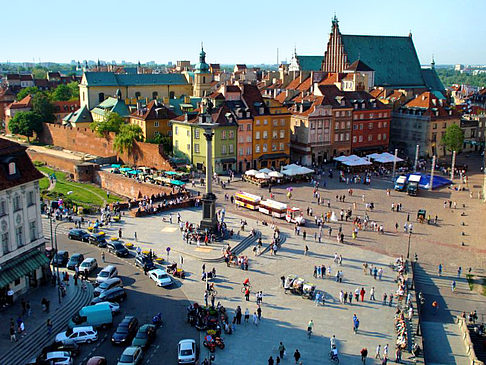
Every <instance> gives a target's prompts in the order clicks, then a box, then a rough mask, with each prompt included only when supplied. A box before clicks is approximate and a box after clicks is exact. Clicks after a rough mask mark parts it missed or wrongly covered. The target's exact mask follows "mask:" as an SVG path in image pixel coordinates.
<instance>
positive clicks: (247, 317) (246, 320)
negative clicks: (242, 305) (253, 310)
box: [245, 308, 250, 323]
mask: <svg viewBox="0 0 486 365" xmlns="http://www.w3.org/2000/svg"><path fill="white" fill-rule="evenodd" d="M249 320H250V311H249V310H248V308H246V309H245V323H248V321H249Z"/></svg>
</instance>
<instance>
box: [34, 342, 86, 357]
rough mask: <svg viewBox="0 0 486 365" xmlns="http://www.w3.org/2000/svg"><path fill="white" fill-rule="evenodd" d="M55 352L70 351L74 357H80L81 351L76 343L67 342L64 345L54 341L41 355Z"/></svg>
mask: <svg viewBox="0 0 486 365" xmlns="http://www.w3.org/2000/svg"><path fill="white" fill-rule="evenodd" d="M54 351H68V352H70V353H71V355H72V356H78V355H79V353H80V351H81V350H80V349H79V345H78V344H77V343H76V342H74V341H65V342H64V343H62V342H56V341H54V342H53V343H51V344H50V345H49V346H46V347H44V348H43V349H42V354H41V355H45V354H47V353H48V352H54Z"/></svg>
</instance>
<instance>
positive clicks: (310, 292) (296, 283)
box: [284, 274, 316, 299]
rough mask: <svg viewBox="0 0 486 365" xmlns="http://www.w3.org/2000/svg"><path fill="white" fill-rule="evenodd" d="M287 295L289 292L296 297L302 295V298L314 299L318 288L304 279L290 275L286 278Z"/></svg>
mask: <svg viewBox="0 0 486 365" xmlns="http://www.w3.org/2000/svg"><path fill="white" fill-rule="evenodd" d="M284 289H285V293H287V292H289V291H290V293H292V294H295V295H301V296H302V298H308V299H313V298H314V294H315V291H316V286H315V285H314V284H312V283H310V282H308V281H305V280H304V279H303V278H301V277H299V276H297V275H294V274H290V275H287V277H286V278H285V284H284Z"/></svg>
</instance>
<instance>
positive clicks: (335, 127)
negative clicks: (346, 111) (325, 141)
mask: <svg viewBox="0 0 486 365" xmlns="http://www.w3.org/2000/svg"><path fill="white" fill-rule="evenodd" d="M338 129H339V122H336V123H335V124H334V130H338Z"/></svg>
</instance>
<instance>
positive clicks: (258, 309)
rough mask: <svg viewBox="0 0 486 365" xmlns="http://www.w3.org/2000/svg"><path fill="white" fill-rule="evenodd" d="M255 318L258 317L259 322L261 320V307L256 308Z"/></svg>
mask: <svg viewBox="0 0 486 365" xmlns="http://www.w3.org/2000/svg"><path fill="white" fill-rule="evenodd" d="M257 316H258V320H259V321H261V319H262V307H260V306H258V308H257Z"/></svg>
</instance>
